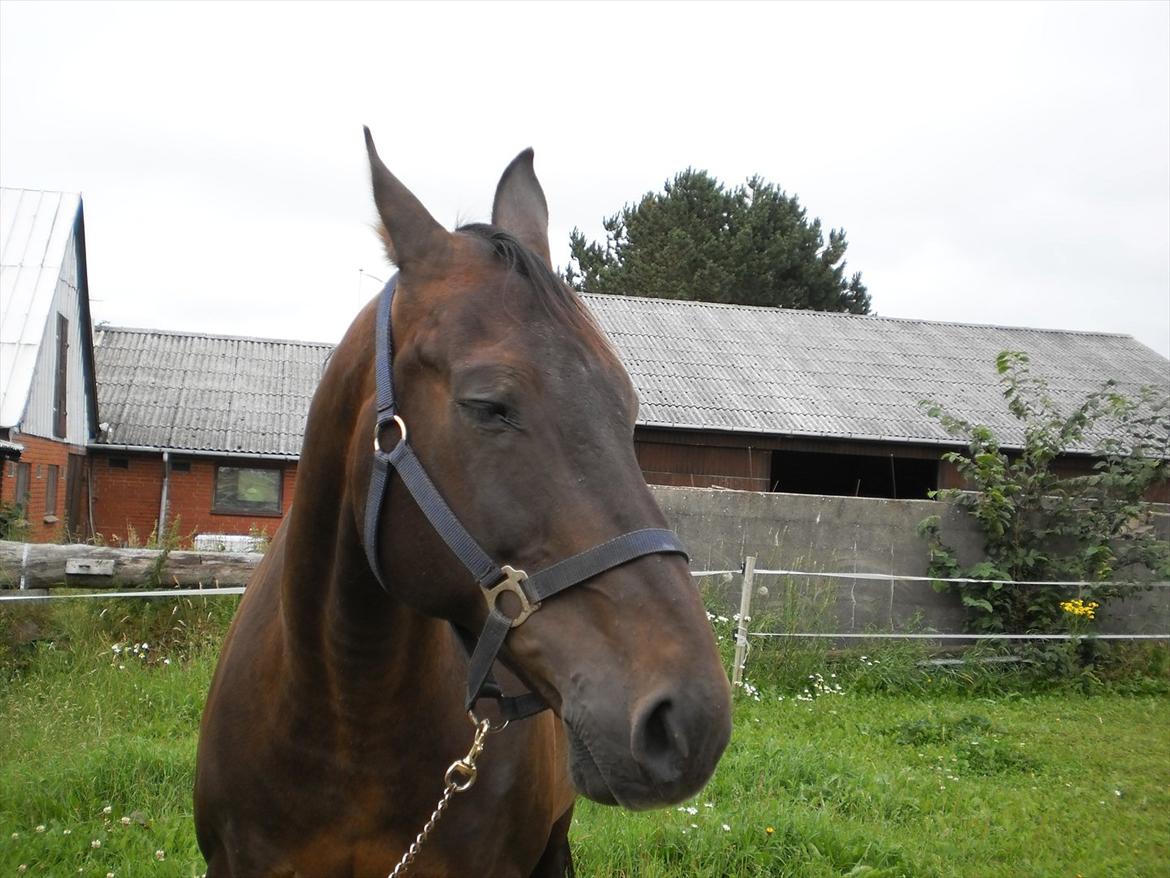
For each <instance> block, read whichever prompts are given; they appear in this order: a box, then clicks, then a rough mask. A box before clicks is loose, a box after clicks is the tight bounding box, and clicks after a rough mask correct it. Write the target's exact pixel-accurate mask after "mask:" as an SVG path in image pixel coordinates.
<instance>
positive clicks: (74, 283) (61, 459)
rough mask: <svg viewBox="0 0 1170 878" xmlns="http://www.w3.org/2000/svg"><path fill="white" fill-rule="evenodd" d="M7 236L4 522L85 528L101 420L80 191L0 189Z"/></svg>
mask: <svg viewBox="0 0 1170 878" xmlns="http://www.w3.org/2000/svg"><path fill="white" fill-rule="evenodd" d="M0 244H2V246H0V461H2V470H0V515H2V516H3V518H4V522H0V524H5V525H6V524H7V523H8V522H23V523H21V524H19V525H17V526H15V527H14V530H13V533H14V534H16V535H19V536H24V537H25V538H27V539H31V540H34V541H42V542H45V541H55V540H59V539H62V538H64V537H65V536H66V535H70V536H81V535H84V534H85V532H86V531H87V529H88V528H87V524H88V520H87V514H88V506H89V503H88V501H89V497H88V493H87V490H86V446H87V445H88V443H89V442H90V441H91V440H92V439H93V438H94V436H95V435H96V425H97V412H96V399H97V395H96V389H95V383H94V361H93V331H92V327H91V324H90V315H89V288H88V277H87V272H86V262H85V216H84V211H83V209H82V201H81V196H80V195H77V194H74V193H65V192H38V191H32V190H28V189H0Z"/></svg>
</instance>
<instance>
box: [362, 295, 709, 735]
mask: <svg viewBox="0 0 1170 878" xmlns="http://www.w3.org/2000/svg"><path fill="white" fill-rule="evenodd" d="M397 286H398V275H397V274H396V275H394V276H393V277H392V278H390V280H389V282H388V283H387V284H386V286H385V288H384V289H383V290H382V292H381V294H380V295H379V297H378V316H377V327H376V330H375V332H376V352H375V354H376V360H375V370H376V375H377V404H378V414H377V418H376V421H375V427H374V437H373V439H374V462H373V471H372V473H371V475H370V485H369V491H368V493H367V496H366V521H365V533H364V540H363V542H364V544H365V550H366V558H367V559H368V561H369V564H370V569H371V570H372V571H373V572H374V576H376V577H377V579H378V582H379V583H381V585H382V588H384V589H386V590H387V591H389V588H388V587H387V583H386V579H385V577H384V576H383V575H382V567H381V563H380V562H379V559H378V525H379V523H380V521H381V518H382V508H383V506H384V505H385V501H386V491H387V487H388V486H389V482H390V469H391V467H393V468H394V470H395V472H397V473H398V477H399V478H400V479H401V480H402V483H403V484H404V485H405V486H406V488H407V490H408V491H410V494H411V496H412V497H413V498H414V501H415V503H417V504H418V507H419V509H421V510H422V512H423V514H424V515H426V517H427V520H428V521H430V523H431V526H432V527H434V529H435V530H436V531H437V532H438V534H439V536H440V537H442V538H443V542H445V543H446V544H447V546H448V548H450V549H451V551H452V552H453V553H454V554H455V557H457V558H458V559H459V560H460V561H461V562H462V563H463V566H464V567H466V568H467V570H468V571H469V572H470V573H471V575H472V577H473V578H474V579H475V581H476V582H477V583H478V584H479V586H480V587H481V588H482V589H483V590H484V599H485V600H486V601H487V604H488V618H487V621H486V622H485V623H484V627H483V631H482V632H480V635H479V639H478V640H477V641H476V643H475V646H474V648H473V649H471V650H469V651H470V652H471V659H470V669H469V673H468V681H467V704H466V706H467V708H468V709H469V710H470V709H471V707H472V706H473V705H474V704H475V702H476V701H477V700H479V699H480V698H481V697H482V698H491V699H494V700H496V701H498V703H499V706H500V712H501V714H502V715H503V716H504V717H505V718H506V719H522V718H524V717H526V716H531V715H532V714H534V713H539V712H540V711H542V710H545V709H546V708H547V706H548V705H546V704H545V703H544V701H543V700H541V698H540V697H539V696H538V695H535V694H534V693H531V692H529V693H527V694H525V695H521V696H518V697H504V695H503V693H502V692H501V691H500V688H499V686H498V685H497V684H496V683H495V681H494V680H493V679H492V676H491V669H492V665H493V664H494V663H495V660H496V655H497V653H498V652H499V650H500V647H501V646H503V644H504V639H505V638H506V637H507V635H508V632H509V631H511V630H512V629H513V628H515V627H516V626H518V625H520V624H521V623H523V622H524V620H525V619H527V618H528V617H529V616H530V615H531V614H532V613H534V612H536V610H538V609H539V608H540V603H541V601H543V600H546V599H548V598H550V597H552V596H553V595H555V594H558V593H560V592H562V591H564V590H565V589H567V588H570V587H572V586H574V585H577V584H578V583H581V582H584V581H585V580H587V579H590V578H592V577H594V576H597V575H598V574H600V573H604V572H605V571H607V570H610V569H612V568H614V567H617V566H618V565H620V564H625V563H626V562H627V561H633V560H634V559H635V558H641V557H643V556H644V555H652V554H657V553H665V554H676V555H682V556H683V557H684V558H686V557H687V552H686V549H684V548H683V545H682V543H681V542H679V539H678V537H677V536H676V535H675V534H674V532H673V531H670V530H666V529H664V528H646V529H644V530H635V531H630V532H629V533H624V534H621V535H620V536H616V537H614V538H613V539H611V540H608V541H606V542H603V543H599V544H598V545H596V546H593V547H592V548H589V549H586V550H585V551H583V552H580V553H578V554H576V555H573V556H571V557H569V558H565V559H563V560H561V561H558V562H556V563H555V564H552V565H550V566H549V567H546V568H544V569H543V570H539V571H537V572H536V573H533V574H532V575H531V576H529V575H528V574H527V573H525V572H524V571H523V570H516V569H514V568H513V567H511V566H509V565H506V564H505V565H498V564H496V562H495V561H494V560H492V558H491V556H490V555H488V553H487V552H485V551H484V550H483V548H482V547H481V546H480V545H479V543H478V542H476V540H475V538H474V537H473V536H472V535H471V534H469V533H468V532H467V529H466V528H464V527H463V524H462V523H461V522H460V521H459V519H458V518H457V517H456V515H455V513H454V512H452V511H451V507H450V506H448V505H447V502H446V501H445V500H444V499H443V496H442V494H440V493H439V490H438V488H436V487H435V484H434V482H432V481H431V479H430V476H428V475H427V472H426V470H425V469H423V465H422V463H421V462H420V461H419V459H418V457H416V456H415V453H414V449H413V448H411V446H410V443H409V442H408V441H407V427H406V423H405V421H403V419H402V418H401V416H400V415H399V414H398V406H397V403H396V401H395V397H394V368H393V358H394V344H393V330H392V327H391V306H392V304H393V300H394V291H395V289H396V288H397ZM391 424H395V425H396V426H397V427H398V430H399V434H400V435H399V439H398V444H397V445H395V446H394V448H393V449H391V450H390V451H389V452H387V451H384V450H383V449H382V445H381V441H380V438H379V437H380V436H381V434H382V431H383V430H384V429H386V428H388V427H389V426H390V425H391ZM505 593H509V594H512V595H513V596H514V597H515V598H516V599H517V600H518V601H519V603H520V611H519V613H517V614H516V615H514V616H508V615H506V614H505V613H503V612H501V610H500V608H499V600H500V597H501V596H502V595H503V594H505ZM464 645H465V646H467V644H466V643H465V644H464Z"/></svg>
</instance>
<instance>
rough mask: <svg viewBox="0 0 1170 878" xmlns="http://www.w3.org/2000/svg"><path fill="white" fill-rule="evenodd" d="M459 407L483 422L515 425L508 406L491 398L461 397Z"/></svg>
mask: <svg viewBox="0 0 1170 878" xmlns="http://www.w3.org/2000/svg"><path fill="white" fill-rule="evenodd" d="M459 407H460V408H461V409H463V411H465V412H466V413H467V414H468V415H470V416H471V418H472V419H473V420H475V421H477V422H478V423H481V424H487V425H492V424H507V425H509V426H515V421H514V420H513V418H512V417H511V416H510V415H511V413H510V412H509V410H508V407H507V406H506V405H504V404H503V403H500V402H496V401H495V400H491V399H461V400H459Z"/></svg>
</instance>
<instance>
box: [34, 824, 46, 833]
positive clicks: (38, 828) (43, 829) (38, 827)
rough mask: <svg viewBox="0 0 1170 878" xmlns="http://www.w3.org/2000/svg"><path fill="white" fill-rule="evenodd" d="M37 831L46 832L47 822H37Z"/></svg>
mask: <svg viewBox="0 0 1170 878" xmlns="http://www.w3.org/2000/svg"><path fill="white" fill-rule="evenodd" d="M35 831H36V832H44V831H45V824H43V823H39V824H37V828H36V830H35Z"/></svg>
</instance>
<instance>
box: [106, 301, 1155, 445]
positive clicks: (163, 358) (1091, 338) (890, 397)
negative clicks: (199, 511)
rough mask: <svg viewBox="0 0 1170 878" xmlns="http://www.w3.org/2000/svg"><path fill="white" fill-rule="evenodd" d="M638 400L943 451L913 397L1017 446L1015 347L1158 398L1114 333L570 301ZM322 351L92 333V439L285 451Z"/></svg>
mask: <svg viewBox="0 0 1170 878" xmlns="http://www.w3.org/2000/svg"><path fill="white" fill-rule="evenodd" d="M583 298H584V300H585V302H586V304H587V305H588V307H589V308H590V309H591V310H592V311H593V313H594V314H595V315H596V316H597V319H598V321H599V322H600V324H601V326H602V328H603V329H604V330H605V331H606V333H607V334H608V335H609V337H610V338H611V339H612V341H613V343H614V345H615V347H616V348H617V350H618V353H619V354H620V355H621V358H622V361H623V362H624V363H625V365H626V368H627V369H628V370H629V372H630V377H631V378H632V379H633V381H634V386H635V387H636V388H637V390H638V395H639V398H640V400H641V413H640V415H639V419H638V421H639V424H641V425H642V426H645V427H664V428H674V429H688V430H706V431H717V432H733V433H757V434H759V433H763V434H768V435H781V436H824V437H829V438H840V439H860V440H879V441H884V442H905V443H916V444H922V443H931V444H948V445H955V444H958V441H957V440H956V439H955V438H954V437H951V436H948V435H947V434H946V433H945V432H944V431H943V430H942V428H941V427H939V425H938V423H937V422H936V421H935V420H934V419H932V418H930V417H928V416H927V415H926V414H925V413H924V412H923V411H922V408H921V407H920V406H919V400H922V399H926V398H930V399H934V400H937V401H938V402H940V403H942V404H943V405H944V406H945V407H946V408H947V409H948V410H949V411H950V412H952V413H953V414H956V415H960V416H963V417H966V418H968V419H969V420H972V421H976V422H979V423H983V424H986V425H988V426H990V427H993V428H995V429H996V430H997V431H998V432H999V435H1000V436H1001V438H1003V439H1004V441H1005V444H1007V445H1008V446H1009V447H1010V445H1012V444H1017V445H1018V444H1020V443H1021V442H1022V439H1023V437H1022V435H1020V433H1019V430H1018V425H1017V422H1016V421H1015V419H1013V418H1012V417H1011V416H1010V415H1009V414H1008V412H1007V408H1006V406H1005V404H1004V401H1003V398H1002V394H1001V388H1000V385H999V382H998V378H997V376H996V374H995V368H994V363H995V358H996V356H997V355H998V354H999V353H1000V352H1001V351H1004V350H1021V351H1025V352H1027V353H1028V354H1029V355H1030V357H1031V360H1032V371H1033V374H1035V375H1036V376H1038V377H1042V378H1044V379H1046V380H1047V381H1048V383H1049V387H1050V391H1051V393H1052V396H1053V397H1054V399H1055V400H1056V401H1057V402H1058V403H1059V402H1060V401H1061V400H1064V401H1065V402H1066V403H1068V404H1069V405H1072V404H1076V403H1079V402H1080V401H1082V400H1083V399H1084V397H1085V396H1086V395H1087V394H1088V393H1089V392H1091V391H1093V390H1095V389H1097V388H1098V387H1100V385H1101V383H1102V382H1103V381H1104V380H1105V379H1106V378H1115V379H1117V380H1118V381H1119V382H1120V384H1121V386H1122V389H1128V390H1130V391H1132V390H1133V389H1135V388H1137V387H1139V386H1141V385H1144V384H1155V385H1160V386H1162V387H1163V388H1165V389H1167V391H1168V392H1170V361H1167V360H1166V358H1164V357H1162V356H1160V355H1158V354H1156V353H1154V352H1153V351H1151V350H1150V349H1149V348H1146V347H1145V346H1143V345H1141V344H1139V343H1138V342H1136V341H1134V340H1133V339H1132V338H1130V337H1129V336H1124V335H1108V334H1101V333H1083V332H1067V331H1059V330H1040V329H1020V328H1012V327H1001V326H976V325H966V324H958V323H937V322H931V321H924V320H902V319H893V318H884V317H861V316H855V315H848V314H825V313H821V312H815V311H792V310H780V309H775V308H753V307H747V306H740V305H718V304H710V303H706V302H688V301H676V300H664V299H643V298H632V297H624V296H600V295H585V296H584V297H583ZM331 350H332V346H331V345H328V344H322V343H314V342H296V341H277V340H273V339H259V338H233V337H230V336H211V335H195V334H188V333H178V332H160V331H153V330H146V329H119V328H112V327H106V328H101V329H99V331H98V333H97V343H96V355H97V378H98V403H99V410H100V412H101V419H102V420H103V421H105V422H107V423H109V424H110V425H111V426H112V435H110V436H109V437H108V440H107V441H108V442H109V443H110V444H113V445H125V446H135V447H149V448H169V449H175V450H192V451H205V452H223V453H226V454H250V455H261V456H263V455H271V456H295V455H297V454H299V452H300V445H301V434H302V432H303V430H304V425H305V420H306V418H307V416H308V410H309V402H310V400H311V398H312V395H313V391H314V390H315V389H316V386H317V382H318V380H319V379H320V376H321V373H322V370H323V366H324V363H325V361H326V359H327V357H328V354H329V352H330V351H331Z"/></svg>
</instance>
